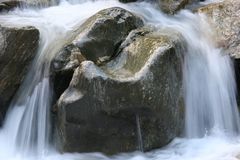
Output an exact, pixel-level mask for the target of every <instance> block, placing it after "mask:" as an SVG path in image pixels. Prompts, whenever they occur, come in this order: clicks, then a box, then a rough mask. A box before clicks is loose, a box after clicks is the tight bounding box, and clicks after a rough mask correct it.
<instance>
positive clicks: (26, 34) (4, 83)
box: [0, 26, 39, 119]
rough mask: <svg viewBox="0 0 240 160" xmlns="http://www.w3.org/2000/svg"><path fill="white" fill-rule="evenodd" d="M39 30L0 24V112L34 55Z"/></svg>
mask: <svg viewBox="0 0 240 160" xmlns="http://www.w3.org/2000/svg"><path fill="white" fill-rule="evenodd" d="M38 40H39V32H38V30H37V29H36V28H33V27H14V26H0V68H1V70H0V113H1V119H3V118H4V115H5V113H6V110H7V108H8V106H9V103H10V101H11V99H12V98H13V96H14V95H15V93H16V91H17V89H18V88H19V86H20V84H21V82H22V81H23V79H24V77H25V75H26V73H27V70H28V68H29V65H30V62H31V61H32V59H33V58H34V56H35V53H36V50H37V47H38Z"/></svg>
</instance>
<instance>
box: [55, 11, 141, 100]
mask: <svg viewBox="0 0 240 160" xmlns="http://www.w3.org/2000/svg"><path fill="white" fill-rule="evenodd" d="M142 25H143V21H142V20H141V19H140V18H139V17H137V16H135V15H134V14H132V13H130V12H129V11H127V10H125V9H122V8H117V7H115V8H108V9H104V10H102V11H100V12H98V13H97V14H95V15H93V16H92V17H90V18H89V19H88V20H87V21H86V22H85V23H83V24H82V25H81V26H80V27H79V30H78V31H77V32H78V33H79V34H78V35H77V36H76V38H75V39H74V40H73V41H72V42H71V43H70V44H69V45H66V46H65V47H64V48H63V49H62V50H61V51H60V52H59V53H58V56H57V57H56V58H55V59H54V60H53V62H52V67H51V72H52V75H53V76H52V77H53V81H54V82H55V83H54V88H55V89H54V90H55V94H56V98H58V97H59V96H60V94H61V93H63V91H64V90H65V89H66V88H67V87H68V84H69V82H70V80H71V77H72V74H73V71H74V70H75V68H76V67H77V66H78V65H79V62H81V61H82V60H84V59H87V60H91V61H93V62H95V63H97V64H101V63H103V62H105V61H108V60H110V59H111V57H113V56H114V54H115V52H116V50H117V49H118V47H119V46H120V44H121V42H122V41H123V40H124V39H125V38H126V37H127V35H128V33H129V32H130V31H131V30H133V29H136V28H138V27H140V26H142ZM67 77H68V78H67Z"/></svg>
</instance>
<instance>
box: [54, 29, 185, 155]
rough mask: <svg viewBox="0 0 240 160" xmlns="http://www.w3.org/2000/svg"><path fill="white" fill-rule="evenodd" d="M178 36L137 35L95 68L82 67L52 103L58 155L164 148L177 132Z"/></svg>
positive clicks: (179, 90)
mask: <svg viewBox="0 0 240 160" xmlns="http://www.w3.org/2000/svg"><path fill="white" fill-rule="evenodd" d="M182 49H184V44H183V40H182V38H181V35H179V34H178V33H173V32H172V31H171V32H170V31H167V30H164V31H158V32H153V31H151V30H148V29H138V30H134V31H132V32H131V33H130V35H129V36H128V38H127V39H126V40H125V41H124V42H123V43H122V45H121V46H120V48H119V50H118V56H117V57H116V58H115V59H113V60H112V61H110V62H108V63H107V64H104V65H102V66H101V67H99V66H97V65H96V64H94V63H93V62H92V61H83V62H82V63H81V64H80V66H79V67H78V68H77V69H76V70H75V71H74V75H73V78H72V80H71V83H70V85H69V87H68V88H67V90H65V92H64V93H63V94H62V95H61V97H60V99H59V100H58V102H57V106H56V112H57V121H56V126H57V131H56V133H57V134H58V136H57V137H58V140H57V142H58V144H57V146H58V147H60V150H62V151H67V152H103V153H106V154H116V153H119V152H128V151H134V150H138V149H141V150H143V151H148V150H151V149H154V148H159V147H162V146H164V145H166V144H168V143H169V142H170V141H171V140H172V139H173V138H174V137H176V136H177V135H178V134H179V131H180V130H181V129H182V122H183V117H182V114H183V112H184V111H183V110H184V109H183V107H184V104H183V99H182V70H181V68H182V66H181V65H182V58H181V54H180V52H181V51H182Z"/></svg>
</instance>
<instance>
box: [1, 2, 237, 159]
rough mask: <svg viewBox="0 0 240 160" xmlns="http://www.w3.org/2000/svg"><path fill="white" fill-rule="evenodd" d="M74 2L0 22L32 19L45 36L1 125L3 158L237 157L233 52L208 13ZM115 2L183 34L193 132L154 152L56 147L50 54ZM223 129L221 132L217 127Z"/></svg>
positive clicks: (149, 21)
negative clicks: (220, 42)
mask: <svg viewBox="0 0 240 160" xmlns="http://www.w3.org/2000/svg"><path fill="white" fill-rule="evenodd" d="M71 3H72V4H69V3H68V2H66V1H62V3H61V4H60V5H59V6H54V7H50V8H45V9H38V10H35V9H29V8H28V9H24V10H19V9H17V10H15V11H12V12H9V13H6V14H0V23H1V24H14V25H20V26H24V25H32V26H35V27H36V28H38V29H39V31H40V36H41V37H40V44H39V49H38V53H37V55H36V58H35V60H34V62H33V64H32V67H31V69H30V71H29V73H28V75H27V78H26V79H25V81H24V83H23V85H22V86H21V88H20V89H19V91H18V93H17V96H16V97H15V98H14V100H13V101H12V103H11V107H10V109H9V111H8V114H7V117H6V120H5V123H4V126H3V128H2V129H1V131H0V159H4V160H23V159H24V160H26V159H27V160H28V159H29V160H33V159H44V160H68V159H69V160H73V159H79V160H86V159H94V160H95V159H96V160H97V159H106V160H107V159H116V160H120V159H121V160H123V159H124V160H134V159H140V160H150V159H161V160H186V159H199V160H200V159H218V160H219V159H222V158H223V159H224V158H225V159H234V156H236V154H237V152H240V151H239V147H240V143H239V138H238V137H237V136H238V133H239V131H240V128H239V126H240V124H239V123H240V120H239V114H238V110H237V104H236V96H235V94H236V93H235V92H236V89H235V88H236V84H235V79H234V70H233V66H232V62H231V60H230V58H229V57H228V56H227V55H225V54H224V52H223V51H222V50H221V49H218V48H216V47H215V44H214V43H213V40H212V38H211V37H212V35H211V33H212V32H211V29H210V26H208V24H207V23H206V22H205V20H204V18H203V17H201V16H199V15H194V14H192V13H190V12H188V11H182V12H181V13H179V14H178V15H176V16H171V17H170V16H167V15H164V14H163V13H161V12H159V11H158V10H157V9H156V8H155V7H154V6H153V5H152V4H150V3H146V2H141V3H139V2H138V3H132V4H128V5H125V4H121V3H119V2H117V1H116V0H109V1H107V0H104V1H103V0H97V1H86V0H72V1H71ZM73 4H74V5H73ZM115 6H119V7H122V8H125V9H127V10H130V11H132V12H134V13H136V14H137V15H139V16H141V17H143V18H144V20H145V22H146V25H150V26H152V27H155V28H156V29H162V28H165V27H166V28H172V29H173V30H175V31H178V32H180V33H181V34H182V35H183V37H184V40H185V41H186V43H187V51H186V52H185V53H183V55H184V65H183V71H184V72H183V75H184V88H185V90H184V91H185V105H186V121H185V128H186V129H185V134H186V137H187V138H176V139H175V140H174V141H173V142H172V143H171V144H170V145H169V146H167V147H166V148H164V149H160V150H157V151H154V152H150V153H146V154H142V153H131V154H124V155H119V156H115V157H112V158H109V157H105V156H103V155H101V154H95V153H92V154H64V155H61V154H59V153H56V152H53V151H52V150H54V149H53V148H52V146H51V136H50V135H51V126H50V124H51V122H50V121H51V118H50V108H51V97H52V89H51V83H50V81H49V76H50V73H49V68H50V62H51V60H52V58H53V57H54V56H55V55H56V54H57V53H58V51H59V50H60V49H61V47H62V46H63V45H64V44H65V43H66V42H68V41H70V40H71V39H72V38H73V37H74V35H76V34H77V32H78V31H77V28H78V26H79V25H80V24H81V23H83V22H84V20H86V19H87V18H88V17H90V16H91V15H93V14H94V13H96V12H98V11H100V10H101V9H105V8H109V7H115ZM136 123H137V124H138V125H137V130H138V132H139V141H141V139H142V137H141V136H142V135H141V128H140V127H141V126H140V124H139V116H136ZM216 132H220V133H221V134H217V135H216V134H215V133H216ZM229 137H230V138H229ZM232 139H233V140H232ZM140 146H141V142H140ZM32 157H34V158H32ZM196 157H198V158H196Z"/></svg>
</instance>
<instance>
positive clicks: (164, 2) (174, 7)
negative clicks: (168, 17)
mask: <svg viewBox="0 0 240 160" xmlns="http://www.w3.org/2000/svg"><path fill="white" fill-rule="evenodd" d="M190 2H191V0H158V4H159V6H160V8H161V10H162V11H163V12H165V13H168V14H174V13H176V12H177V11H179V10H180V9H183V8H184V7H185V6H186V5H187V4H189V3H190Z"/></svg>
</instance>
